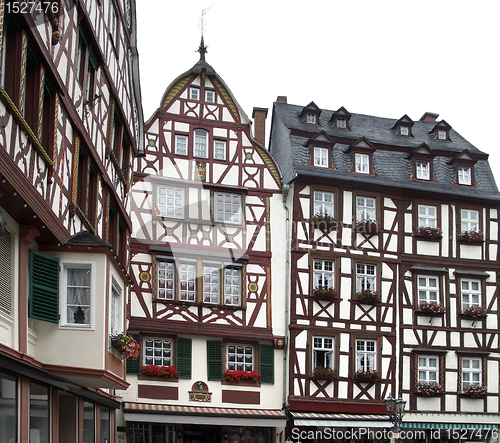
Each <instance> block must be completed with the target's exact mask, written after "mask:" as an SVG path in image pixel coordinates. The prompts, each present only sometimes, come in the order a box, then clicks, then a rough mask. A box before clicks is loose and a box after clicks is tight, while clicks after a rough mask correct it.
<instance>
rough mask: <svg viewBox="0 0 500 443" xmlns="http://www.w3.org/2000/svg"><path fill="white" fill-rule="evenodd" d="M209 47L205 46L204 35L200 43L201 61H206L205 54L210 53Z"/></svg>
mask: <svg viewBox="0 0 500 443" xmlns="http://www.w3.org/2000/svg"><path fill="white" fill-rule="evenodd" d="M207 47H208V46H205V41H204V40H203V34H202V36H201V42H200V47H199V48H198V51H196V52H199V53H200V60H201V61H205V54H206V53H207V52H208V51H207Z"/></svg>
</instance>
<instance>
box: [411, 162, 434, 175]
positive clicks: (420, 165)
mask: <svg viewBox="0 0 500 443" xmlns="http://www.w3.org/2000/svg"><path fill="white" fill-rule="evenodd" d="M415 172H416V177H417V179H419V180H430V178H431V175H430V165H429V162H426V161H422V160H417V162H416V165H415Z"/></svg>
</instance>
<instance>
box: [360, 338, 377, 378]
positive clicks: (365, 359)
mask: <svg viewBox="0 0 500 443" xmlns="http://www.w3.org/2000/svg"><path fill="white" fill-rule="evenodd" d="M376 344H377V342H376V341H375V340H356V371H375V370H376V369H377V364H376V357H377V351H376Z"/></svg>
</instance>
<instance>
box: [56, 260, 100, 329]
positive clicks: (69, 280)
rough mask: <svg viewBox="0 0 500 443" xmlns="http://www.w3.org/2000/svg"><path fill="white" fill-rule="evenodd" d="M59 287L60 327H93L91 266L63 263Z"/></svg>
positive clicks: (88, 264)
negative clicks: (60, 292)
mask: <svg viewBox="0 0 500 443" xmlns="http://www.w3.org/2000/svg"><path fill="white" fill-rule="evenodd" d="M62 275H63V282H62V285H61V289H62V294H61V325H63V326H71V327H90V326H93V318H92V317H93V312H92V310H93V306H92V303H93V264H92V263H83V262H64V263H63V269H62Z"/></svg>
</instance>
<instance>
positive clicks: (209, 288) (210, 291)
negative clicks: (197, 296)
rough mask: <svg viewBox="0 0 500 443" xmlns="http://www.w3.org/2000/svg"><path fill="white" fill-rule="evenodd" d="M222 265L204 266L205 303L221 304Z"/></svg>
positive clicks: (208, 264)
mask: <svg viewBox="0 0 500 443" xmlns="http://www.w3.org/2000/svg"><path fill="white" fill-rule="evenodd" d="M220 272H221V265H220V263H204V264H203V302H204V303H215V304H217V303H219V300H220Z"/></svg>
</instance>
